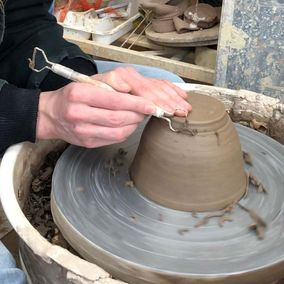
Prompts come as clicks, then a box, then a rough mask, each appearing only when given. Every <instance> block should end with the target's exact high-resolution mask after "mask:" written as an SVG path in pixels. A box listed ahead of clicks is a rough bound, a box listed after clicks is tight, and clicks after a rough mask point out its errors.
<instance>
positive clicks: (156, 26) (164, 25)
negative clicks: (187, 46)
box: [152, 18, 176, 33]
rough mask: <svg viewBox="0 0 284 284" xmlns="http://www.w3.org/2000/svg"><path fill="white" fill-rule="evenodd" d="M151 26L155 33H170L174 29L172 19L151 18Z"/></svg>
mask: <svg viewBox="0 0 284 284" xmlns="http://www.w3.org/2000/svg"><path fill="white" fill-rule="evenodd" d="M152 27H153V30H154V31H155V32H156V33H170V32H174V31H175V30H176V28H175V25H174V22H173V19H172V18H169V19H155V18H153V19H152Z"/></svg>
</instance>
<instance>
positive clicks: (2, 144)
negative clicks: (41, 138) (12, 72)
mask: <svg viewBox="0 0 284 284" xmlns="http://www.w3.org/2000/svg"><path fill="white" fill-rule="evenodd" d="M39 95H40V90H28V89H21V88H17V87H15V86H13V85H10V84H5V85H4V86H3V87H2V89H1V91H0V129H1V135H0V153H2V154H3V152H4V151H5V150H6V149H7V148H8V147H9V146H11V145H13V144H16V143H19V142H23V141H31V142H34V141H35V139H36V123H37V112H38V104H39Z"/></svg>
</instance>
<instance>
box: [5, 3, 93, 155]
mask: <svg viewBox="0 0 284 284" xmlns="http://www.w3.org/2000/svg"><path fill="white" fill-rule="evenodd" d="M51 2H52V1H51V0H24V1H20V0H9V1H7V2H6V4H5V14H6V27H5V34H4V39H3V42H2V44H1V45H0V78H1V79H3V80H6V81H8V82H9V83H10V84H5V85H4V86H3V87H2V89H1V87H0V153H3V151H5V149H6V148H7V147H9V146H10V145H12V144H15V143H19V142H23V141H31V142H34V141H35V139H36V137H35V136H36V122H37V112H38V103H39V94H40V90H39V89H42V90H43V91H45V90H54V89H57V88H59V87H62V86H64V85H65V84H67V83H68V80H66V79H63V78H61V77H59V76H57V75H55V74H52V73H51V72H48V71H46V72H41V73H36V72H32V71H31V70H30V69H29V67H28V58H30V57H31V56H32V53H33V49H34V47H35V46H38V47H40V48H42V49H43V50H44V51H45V52H46V54H47V56H48V58H49V59H50V61H53V62H55V63H61V64H63V65H65V66H68V67H71V68H73V69H74V70H76V71H78V72H81V73H85V74H87V75H93V74H95V73H97V69H96V65H95V63H94V62H93V60H92V59H91V58H90V57H89V56H87V55H86V54H84V53H83V52H82V51H81V50H80V49H79V47H77V46H76V45H74V44H71V43H69V42H67V41H65V40H64V39H63V37H62V34H63V30H62V28H61V27H60V26H59V25H58V24H57V22H56V19H55V18H54V17H53V16H52V15H50V14H49V13H48V8H49V7H50V5H51ZM3 80H2V81H1V80H0V83H1V82H3ZM15 86H17V87H15Z"/></svg>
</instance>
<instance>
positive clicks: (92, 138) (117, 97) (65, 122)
mask: <svg viewBox="0 0 284 284" xmlns="http://www.w3.org/2000/svg"><path fill="white" fill-rule="evenodd" d="M112 74H113V73H112ZM111 76H114V75H111ZM154 112H155V104H154V103H153V102H152V101H150V100H147V99H146V98H143V97H138V96H132V95H130V94H126V93H121V92H116V91H110V90H106V89H102V88H98V87H95V86H93V85H90V84H85V83H71V84H69V85H67V86H65V87H63V88H61V89H59V90H56V91H51V92H43V93H41V95H40V101H39V111H38V121H37V138H39V139H62V140H65V141H67V142H69V143H71V144H74V145H80V146H84V147H89V148H90V147H99V146H103V145H109V144H114V143H119V142H122V141H124V140H125V139H126V138H127V137H128V136H129V135H130V134H131V133H132V132H133V131H134V130H135V129H136V127H137V125H138V123H139V122H141V121H142V120H143V119H144V115H150V114H152V113H154Z"/></svg>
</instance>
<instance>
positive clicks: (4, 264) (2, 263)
mask: <svg viewBox="0 0 284 284" xmlns="http://www.w3.org/2000/svg"><path fill="white" fill-rule="evenodd" d="M96 64H97V67H98V72H99V73H104V72H108V71H111V70H112V69H114V68H116V67H122V66H132V67H134V68H135V69H136V70H137V71H138V72H139V73H140V74H142V75H144V76H146V77H151V78H156V79H164V80H168V81H171V82H176V83H182V82H183V80H182V79H181V78H180V77H179V76H177V75H175V74H173V73H171V72H168V71H165V70H162V69H159V68H155V67H147V66H142V65H135V64H124V63H117V62H110V61H101V60H96ZM23 283H26V277H25V274H24V272H23V271H21V270H20V269H18V268H16V264H15V260H14V259H13V257H12V255H11V254H10V253H9V251H8V250H7V249H6V247H5V246H4V245H3V244H2V243H1V241H0V284H23Z"/></svg>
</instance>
